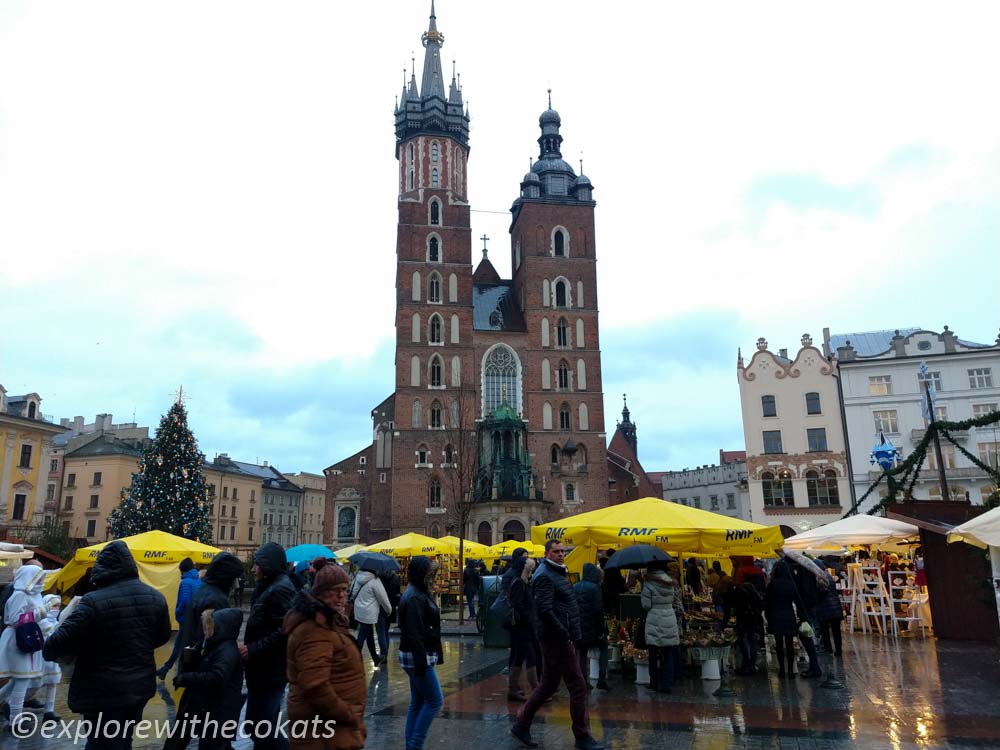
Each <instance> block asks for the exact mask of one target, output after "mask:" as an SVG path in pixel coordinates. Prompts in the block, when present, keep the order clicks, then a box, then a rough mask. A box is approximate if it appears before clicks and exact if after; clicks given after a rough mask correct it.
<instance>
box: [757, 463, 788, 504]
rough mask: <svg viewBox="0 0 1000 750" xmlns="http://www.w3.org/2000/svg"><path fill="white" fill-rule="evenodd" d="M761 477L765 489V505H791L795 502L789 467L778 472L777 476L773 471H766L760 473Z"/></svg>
mask: <svg viewBox="0 0 1000 750" xmlns="http://www.w3.org/2000/svg"><path fill="white" fill-rule="evenodd" d="M760 479H761V485H762V488H763V491H764V507H766V508H776V507H789V506H792V505H794V504H795V499H794V498H795V495H794V493H793V492H792V475H791V472H789V471H788V469H782V470H781V471H780V472H778V476H777V478H775V476H774V474H772V473H771V472H769V471H765V472H764V473H763V474H761V475H760Z"/></svg>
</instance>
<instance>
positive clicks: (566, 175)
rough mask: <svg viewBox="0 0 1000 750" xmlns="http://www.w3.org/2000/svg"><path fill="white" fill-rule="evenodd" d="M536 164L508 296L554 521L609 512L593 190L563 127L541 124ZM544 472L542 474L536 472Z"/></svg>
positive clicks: (547, 118) (525, 186) (524, 196)
mask: <svg viewBox="0 0 1000 750" xmlns="http://www.w3.org/2000/svg"><path fill="white" fill-rule="evenodd" d="M538 124H539V127H540V129H541V134H540V135H539V138H538V146H539V154H538V160H537V161H535V162H534V163H533V164H532V166H531V171H529V172H528V174H526V175H525V176H524V180H523V181H522V182H521V192H520V196H519V197H518V198H517V200H515V201H514V205H513V206H512V207H511V214H512V219H513V220H512V223H511V228H510V234H511V268H512V269H513V280H512V283H513V288H514V293H515V295H516V298H517V299H518V300H519V302H520V306H521V310H522V311H523V315H524V322H525V327H526V346H525V356H526V358H527V365H528V366H527V367H526V374H525V416H526V419H527V421H528V423H529V425H530V432H529V444H530V447H531V453H532V454H533V455H534V456H535V460H534V461H535V466H536V467H537V468H538V469H539V473H541V474H543V475H544V477H545V479H544V496H545V500H546V501H548V502H551V503H553V505H554V506H555V508H554V510H553V512H552V513H551V515H555V516H559V515H566V514H569V513H577V512H580V511H581V510H591V509H593V508H598V507H603V506H605V505H607V502H608V469H607V462H606V460H605V456H606V446H605V440H606V435H605V431H604V402H603V393H602V391H603V383H602V378H601V351H600V341H599V338H598V314H597V255H596V248H595V241H594V207H595V206H596V203H594V201H593V198H592V196H593V185H592V184H591V182H590V180H589V179H588V178H587V177H586V176H585V175H583V174H582V165H581V174H579V175H577V174H576V172H575V171H574V170H573V168H572V167H571V166H570V165H569V164H567V163H566V162H565V161H564V160H563V158H562V152H561V147H562V140H563V139H562V135H561V134H560V132H559V130H560V127H561V125H562V120H561V118H560V117H559V113H558V112H556V111H555V110H554V109H552V100H551V93H550V96H549V108H548V109H547V110H546V111H545V112H543V113H542V115H541V117H540V118H539V120H538ZM541 467H548V468H549V469H550V470H549V471H544V472H543V471H541Z"/></svg>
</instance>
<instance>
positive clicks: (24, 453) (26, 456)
mask: <svg viewBox="0 0 1000 750" xmlns="http://www.w3.org/2000/svg"><path fill="white" fill-rule="evenodd" d="M18 467H20V468H22V469H30V468H31V446H30V445H22V446H21V461H20V462H19V463H18Z"/></svg>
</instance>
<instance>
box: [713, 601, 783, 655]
mask: <svg viewBox="0 0 1000 750" xmlns="http://www.w3.org/2000/svg"><path fill="white" fill-rule="evenodd" d="M724 601H725V607H726V609H725V612H726V614H725V615H724V616H723V622H722V626H723V627H725V625H726V621H725V618H726V617H727V616H728V613H729V612H730V611H732V612H733V613H734V614H735V615H736V645H737V647H738V649H739V653H740V666H739V667H738V668H737V669H736V674H739V675H751V674H755V673H756V672H757V651H758V649H759V648H760V643H761V638H762V636H763V634H764V632H763V631H764V622H763V620H762V619H761V614H762V613H763V611H764V598H763V597H762V596H761V595H760V592H759V591H758V590H757V587H756V586H755V585H754V584H752V583H750V582H747V583H741V584H739V585H734V586H730V587H729V591H727V592H726V594H725V596H724ZM775 637H777V636H775Z"/></svg>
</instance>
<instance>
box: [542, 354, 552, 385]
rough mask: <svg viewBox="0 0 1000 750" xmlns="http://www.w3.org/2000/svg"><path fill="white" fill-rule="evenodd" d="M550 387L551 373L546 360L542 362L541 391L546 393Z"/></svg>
mask: <svg viewBox="0 0 1000 750" xmlns="http://www.w3.org/2000/svg"><path fill="white" fill-rule="evenodd" d="M551 387H552V371H551V368H550V367H549V361H548V360H547V359H543V360H542V390H543V391H547V390H549V388H551Z"/></svg>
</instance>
